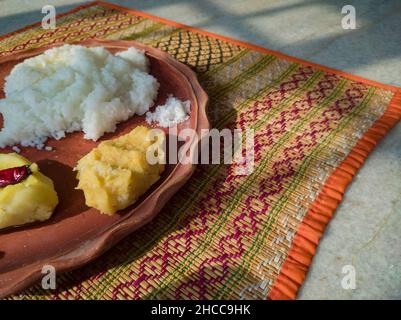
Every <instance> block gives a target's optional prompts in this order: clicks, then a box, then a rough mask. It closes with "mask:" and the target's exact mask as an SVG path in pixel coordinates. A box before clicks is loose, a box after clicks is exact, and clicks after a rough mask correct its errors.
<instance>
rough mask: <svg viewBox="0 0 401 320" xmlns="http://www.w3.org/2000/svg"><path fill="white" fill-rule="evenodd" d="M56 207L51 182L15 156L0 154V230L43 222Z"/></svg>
mask: <svg viewBox="0 0 401 320" xmlns="http://www.w3.org/2000/svg"><path fill="white" fill-rule="evenodd" d="M57 204H58V197H57V193H56V191H55V190H54V186H53V181H52V180H51V179H49V178H48V177H46V176H45V175H43V174H42V173H40V172H39V168H38V166H37V165H36V164H32V163H31V162H29V161H28V160H27V159H25V158H24V157H22V156H20V155H18V154H16V153H8V154H0V229H2V228H6V227H11V226H18V225H23V224H26V223H31V222H34V221H44V220H47V219H49V218H50V217H51V215H52V214H53V211H54V209H55V208H56V206H57Z"/></svg>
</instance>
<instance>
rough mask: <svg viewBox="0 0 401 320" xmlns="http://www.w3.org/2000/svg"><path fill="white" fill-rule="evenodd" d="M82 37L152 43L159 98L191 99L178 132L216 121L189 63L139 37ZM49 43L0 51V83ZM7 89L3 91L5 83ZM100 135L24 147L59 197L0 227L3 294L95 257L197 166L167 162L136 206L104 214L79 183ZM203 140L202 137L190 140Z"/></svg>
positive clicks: (121, 129) (121, 130) (115, 44)
mask: <svg viewBox="0 0 401 320" xmlns="http://www.w3.org/2000/svg"><path fill="white" fill-rule="evenodd" d="M77 44H81V45H85V46H88V47H93V46H103V47H105V48H106V49H108V50H109V51H110V52H113V53H115V52H118V51H122V50H125V49H126V48H128V47H131V46H133V47H136V48H139V49H142V50H145V51H146V55H147V56H148V58H149V59H150V62H151V71H150V72H151V74H153V75H154V76H155V77H156V78H157V79H158V81H159V82H160V90H159V95H158V98H157V101H156V104H160V103H163V102H164V101H165V100H166V98H167V96H168V94H173V95H174V96H175V97H177V98H179V99H182V100H190V101H191V116H190V119H189V120H187V121H186V122H184V123H182V124H180V125H179V127H178V132H179V131H180V130H182V129H184V128H191V129H194V130H197V132H198V134H199V133H200V130H201V129H207V128H209V122H208V120H207V116H206V105H207V100H208V98H207V95H206V93H205V92H204V91H203V89H202V88H201V86H200V85H199V83H198V81H197V78H196V75H195V73H194V72H193V71H192V70H191V69H189V68H188V67H187V66H185V65H183V64H181V63H179V62H177V61H175V60H174V59H172V58H171V57H170V56H169V55H167V54H166V53H164V52H162V51H160V50H157V49H154V48H150V47H146V46H144V45H142V44H140V43H137V42H133V41H103V40H86V41H81V42H78V43H77ZM59 45H60V44H59ZM54 46H57V45H54ZM49 48H50V47H42V48H38V49H32V50H27V51H23V52H20V53H17V54H15V55H13V56H11V57H5V58H1V59H0V88H3V87H4V78H5V77H6V76H7V75H8V74H9V72H10V71H11V69H12V67H13V66H14V65H16V64H17V63H20V62H22V61H23V60H24V59H26V58H29V57H32V56H35V55H38V54H40V53H42V52H43V51H44V50H46V49H49ZM0 95H1V98H4V92H3V90H2V89H1V92H0ZM141 124H142V125H147V124H146V122H145V121H144V117H137V116H135V117H134V118H133V119H131V120H129V121H127V122H125V123H122V124H120V125H119V126H118V129H117V132H116V133H114V134H108V135H105V136H103V137H102V140H105V139H111V138H115V137H117V136H120V135H122V134H125V133H128V132H129V131H131V130H132V129H133V128H135V127H136V126H137V125H141ZM0 126H2V122H0ZM147 126H148V125H147ZM199 136H200V135H199ZM99 142H100V141H98V142H97V143H95V142H92V141H88V140H84V139H83V135H82V133H73V134H68V135H67V137H66V138H64V139H62V140H59V141H56V140H49V141H48V143H47V145H49V146H51V147H53V148H54V151H53V152H47V151H38V150H36V149H33V148H21V149H22V152H21V155H23V156H25V157H27V158H28V159H30V160H31V161H34V162H37V163H38V164H39V167H40V169H41V171H42V172H43V173H44V174H46V175H47V176H49V177H50V178H52V179H53V181H54V184H55V188H56V190H57V192H58V195H59V198H60V204H59V206H58V207H57V208H56V211H55V212H54V214H53V216H52V218H51V219H50V220H48V221H46V222H42V223H35V224H31V225H26V226H22V227H17V228H9V229H5V230H3V231H0V297H4V296H7V295H10V294H13V293H15V292H17V291H19V290H21V289H23V288H25V287H27V286H29V285H32V284H33V283H34V282H36V281H37V280H39V278H41V276H42V274H41V270H42V267H43V266H44V265H52V266H54V267H55V268H56V270H57V272H58V273H60V272H63V271H66V270H71V269H74V268H77V267H79V266H82V265H84V264H86V263H88V262H89V261H91V260H93V259H95V258H96V257H98V256H99V255H101V254H102V253H104V252H105V251H106V250H107V249H109V248H110V247H112V246H113V245H114V244H116V243H117V242H118V241H120V240H121V239H122V238H124V237H125V236H127V235H128V234H130V233H131V232H133V231H135V230H137V229H138V228H140V227H141V226H143V225H144V224H146V223H148V222H149V221H150V220H151V219H152V218H154V217H155V216H156V214H157V213H159V211H160V210H161V209H162V208H163V206H164V205H165V204H166V202H167V201H168V200H169V199H170V198H171V196H172V195H173V194H174V193H175V192H177V190H178V189H179V188H180V187H181V186H182V185H183V184H184V183H185V182H186V181H187V180H188V179H189V178H190V176H191V174H192V173H193V170H194V166H193V165H183V164H176V165H167V167H166V170H165V172H164V174H163V176H162V178H161V179H160V180H159V182H158V183H157V184H156V185H154V186H153V187H152V188H151V190H149V191H148V193H147V194H146V195H145V196H143V197H142V198H141V199H140V200H139V201H138V202H136V203H135V204H134V205H133V206H131V207H129V208H128V209H126V210H124V211H122V212H120V213H118V214H116V215H114V216H107V215H102V214H100V213H99V212H98V211H97V210H95V209H91V208H88V207H86V206H85V201H84V196H83V193H82V192H81V191H77V190H75V189H74V188H75V186H76V184H77V181H76V178H75V174H74V172H73V170H72V169H73V167H74V166H75V164H76V162H77V161H78V160H79V159H80V158H81V157H82V156H84V155H85V154H87V153H88V152H89V151H90V150H92V149H93V148H94V147H95V146H96V145H97V144H98V143H99ZM198 142H199V140H198V139H197V138H196V139H193V140H192V141H190V143H198ZM0 152H1V153H8V152H12V151H11V149H10V148H7V149H0ZM167 156H169V155H168V154H167Z"/></svg>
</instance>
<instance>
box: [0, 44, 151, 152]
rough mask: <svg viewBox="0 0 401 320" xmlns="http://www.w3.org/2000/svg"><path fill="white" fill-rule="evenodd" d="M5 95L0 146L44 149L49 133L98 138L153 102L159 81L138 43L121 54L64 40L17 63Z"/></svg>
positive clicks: (0, 108) (1, 104)
mask: <svg viewBox="0 0 401 320" xmlns="http://www.w3.org/2000/svg"><path fill="white" fill-rule="evenodd" d="M5 80H6V82H5V87H4V91H5V95H6V98H5V99H2V100H0V112H1V113H2V115H3V119H4V127H3V129H2V131H0V147H1V148H3V147H5V146H8V145H15V144H21V145H22V146H32V147H37V148H39V149H41V148H43V147H44V143H45V142H46V140H47V139H48V138H55V139H61V138H63V137H65V134H66V133H69V132H74V131H83V132H84V134H85V135H84V136H85V139H91V140H95V141H96V140H97V139H99V138H100V137H101V136H102V135H103V134H104V133H106V132H114V131H115V129H116V124H117V123H119V122H122V121H125V120H127V119H129V118H130V117H132V116H133V115H134V114H138V115H142V114H144V113H146V112H147V111H148V110H149V108H150V107H152V105H153V101H154V99H155V98H156V96H157V91H158V88H159V83H158V82H157V80H156V79H155V78H154V77H153V76H151V75H150V74H149V73H148V60H147V58H146V57H145V55H144V53H143V52H141V51H138V50H136V49H134V48H130V49H128V50H127V51H124V52H120V53H118V54H116V55H113V54H111V53H109V52H108V51H107V50H106V49H104V48H102V47H96V48H86V47H83V46H77V45H64V46H62V47H59V48H54V49H50V50H47V51H45V52H44V53H43V54H41V55H39V56H36V57H34V58H30V59H27V60H25V61H24V62H23V63H20V64H18V65H16V66H15V67H14V69H13V70H12V71H11V73H10V75H9V76H8V77H7V78H6V79H5Z"/></svg>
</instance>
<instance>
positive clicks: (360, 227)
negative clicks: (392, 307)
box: [0, 0, 401, 299]
mask: <svg viewBox="0 0 401 320" xmlns="http://www.w3.org/2000/svg"><path fill="white" fill-rule="evenodd" d="M110 2H113V3H116V4H120V5H123V6H126V7H131V8H135V9H138V10H142V11H146V12H149V13H152V14H154V15H158V16H161V17H164V18H167V19H172V20H176V21H179V22H182V23H185V24H189V25H192V26H196V27H200V28H204V29H206V30H209V31H212V32H215V33H220V34H223V35H226V36H229V37H233V38H237V39H241V40H244V41H248V42H252V43H255V44H259V45H262V46H265V47H267V48H270V49H274V50H279V51H282V52H284V53H287V54H290V55H294V56H297V57H299V58H303V59H306V60H310V61H313V62H317V63H320V64H324V65H327V66H330V67H334V68H337V69H341V70H344V71H347V72H351V73H354V74H357V75H361V76H364V77H367V78H370V79H373V80H377V81H380V82H383V83H387V84H392V85H397V86H401V76H400V75H401V27H400V23H399V22H400V21H401V1H399V0H354V1H352V0H347V1H341V0H287V1H277V0H248V1H243V0H202V1H195V0H194V1H186V0H163V1H161V0H160V1H153V0H137V1H110ZM78 3H82V1H76V0H57V1H50V0H36V1H31V0H29V1H28V0H19V1H18V2H17V1H15V0H0V8H1V10H0V34H4V33H8V32H10V31H13V30H16V29H18V28H21V27H23V26H25V25H26V24H29V23H33V22H36V21H39V20H41V18H42V15H41V7H42V6H43V5H45V4H53V5H55V6H56V9H57V12H58V13H61V12H64V11H67V10H69V9H71V8H72V7H74V6H75V5H76V4H78ZM345 4H352V5H354V6H355V8H356V15H357V29H356V30H343V29H342V28H341V19H342V15H341V8H342V6H343V5H345ZM400 248H401V125H400V124H399V125H398V126H397V127H396V128H395V129H393V130H392V131H391V133H390V134H389V135H388V136H387V137H386V139H385V140H384V141H383V142H382V143H381V144H380V145H379V146H378V147H377V148H376V150H375V151H374V152H373V153H372V154H371V156H370V157H369V159H368V160H367V162H366V164H365V165H364V167H363V168H362V169H361V171H360V173H359V174H358V176H357V177H356V178H355V179H354V182H353V183H352V185H351V186H350V188H349V189H348V192H347V194H346V197H345V200H344V202H343V203H342V205H341V206H340V207H339V209H338V210H337V212H336V215H335V217H334V218H333V220H332V221H331V222H330V224H329V226H328V228H327V231H326V234H325V236H324V238H323V239H322V241H321V243H320V246H319V249H318V253H317V255H316V257H315V259H314V261H313V265H312V267H311V270H310V272H309V274H308V278H307V280H306V281H305V283H304V285H303V287H302V289H301V292H300V295H299V298H300V299H401V250H400ZM345 265H353V266H354V267H355V271H356V288H355V289H354V290H345V289H343V288H342V286H341V280H342V278H343V277H344V276H345V274H342V268H343V267H344V266H345Z"/></svg>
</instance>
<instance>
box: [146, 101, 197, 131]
mask: <svg viewBox="0 0 401 320" xmlns="http://www.w3.org/2000/svg"><path fill="white" fill-rule="evenodd" d="M190 112H191V103H190V102H189V101H181V100H179V99H177V98H174V97H172V96H170V97H169V98H168V99H167V101H166V103H165V104H164V105H161V106H158V107H156V110H155V111H154V112H147V113H146V122H147V123H149V124H151V123H153V122H156V123H157V124H158V125H159V126H160V127H163V128H168V127H172V126H174V125H176V124H178V123H181V122H184V121H186V120H188V118H189V114H190Z"/></svg>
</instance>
